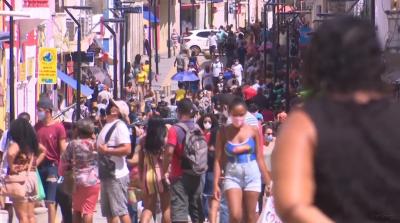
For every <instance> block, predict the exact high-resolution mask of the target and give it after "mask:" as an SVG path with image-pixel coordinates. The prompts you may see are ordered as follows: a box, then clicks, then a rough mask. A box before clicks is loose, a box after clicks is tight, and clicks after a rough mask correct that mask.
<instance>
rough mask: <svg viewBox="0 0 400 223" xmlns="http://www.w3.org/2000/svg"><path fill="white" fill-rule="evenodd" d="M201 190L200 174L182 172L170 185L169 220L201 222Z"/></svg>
mask: <svg viewBox="0 0 400 223" xmlns="http://www.w3.org/2000/svg"><path fill="white" fill-rule="evenodd" d="M202 192H203V180H202V176H191V175H186V174H184V175H183V176H182V177H181V178H179V179H178V180H176V181H174V182H173V183H172V185H171V220H172V222H187V221H188V216H189V215H190V218H191V220H192V222H202V220H204V219H203V216H202V213H203V210H202V207H201V193H202Z"/></svg>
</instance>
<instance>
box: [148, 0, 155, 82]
mask: <svg viewBox="0 0 400 223" xmlns="http://www.w3.org/2000/svg"><path fill="white" fill-rule="evenodd" d="M153 1H154V0H149V2H148V3H149V4H148V7H147V10H148V11H147V12H148V17H149V26H148V30H147V34H148V39H149V48H150V51H149V68H150V69H149V76H148V77H147V78H148V79H149V83H150V87H151V73H152V72H153V69H152V68H151V66H152V59H153V53H152V49H151V45H152V44H151V42H152V38H151V31H152V24H151V22H152V21H151V6H152V3H153Z"/></svg>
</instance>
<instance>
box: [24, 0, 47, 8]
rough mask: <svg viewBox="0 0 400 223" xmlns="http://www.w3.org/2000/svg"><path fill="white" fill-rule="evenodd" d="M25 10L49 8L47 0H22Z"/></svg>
mask: <svg viewBox="0 0 400 223" xmlns="http://www.w3.org/2000/svg"><path fill="white" fill-rule="evenodd" d="M24 7H26V8H46V7H49V0H24Z"/></svg>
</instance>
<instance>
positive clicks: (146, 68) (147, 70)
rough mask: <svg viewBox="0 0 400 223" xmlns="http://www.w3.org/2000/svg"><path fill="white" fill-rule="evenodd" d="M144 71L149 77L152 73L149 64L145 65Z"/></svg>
mask: <svg viewBox="0 0 400 223" xmlns="http://www.w3.org/2000/svg"><path fill="white" fill-rule="evenodd" d="M143 71H144V72H146V74H147V75H148V74H149V73H150V65H149V64H145V65H143Z"/></svg>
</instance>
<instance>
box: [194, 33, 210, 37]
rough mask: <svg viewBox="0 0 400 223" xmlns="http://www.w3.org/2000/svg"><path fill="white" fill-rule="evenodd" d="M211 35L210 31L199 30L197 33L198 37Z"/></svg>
mask: <svg viewBox="0 0 400 223" xmlns="http://www.w3.org/2000/svg"><path fill="white" fill-rule="evenodd" d="M209 35H210V32H199V33H197V36H198V37H202V38H207V37H208V36H209Z"/></svg>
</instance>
